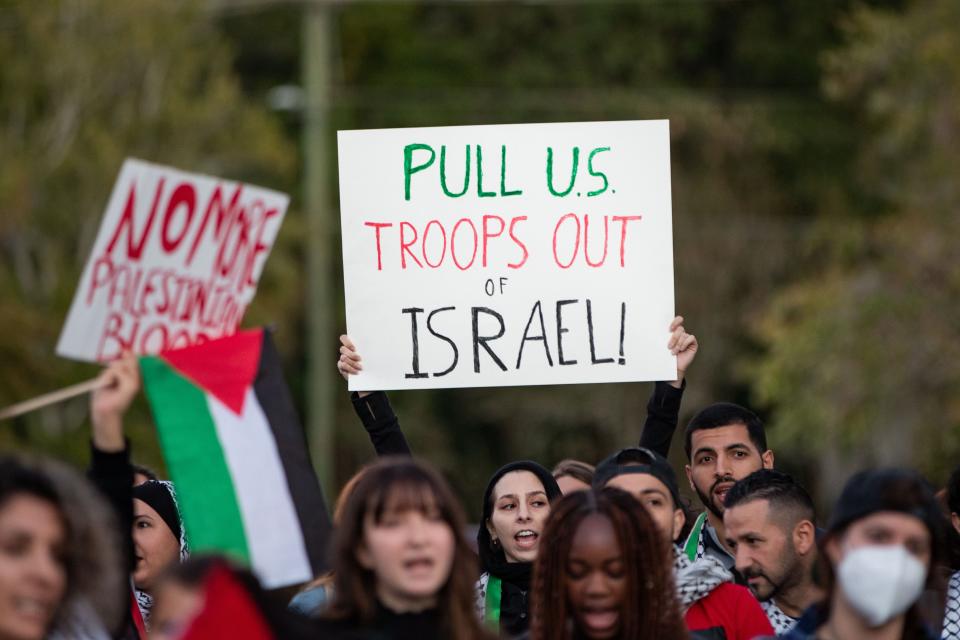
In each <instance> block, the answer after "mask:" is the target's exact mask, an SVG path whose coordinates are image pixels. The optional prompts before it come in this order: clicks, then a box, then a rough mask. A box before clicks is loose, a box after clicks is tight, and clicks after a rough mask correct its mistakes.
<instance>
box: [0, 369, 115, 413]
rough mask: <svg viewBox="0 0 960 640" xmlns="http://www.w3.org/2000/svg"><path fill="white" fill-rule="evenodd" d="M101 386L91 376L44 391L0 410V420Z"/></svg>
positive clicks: (98, 381)
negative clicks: (56, 388) (82, 380)
mask: <svg viewBox="0 0 960 640" xmlns="http://www.w3.org/2000/svg"><path fill="white" fill-rule="evenodd" d="M102 386H105V384H104V383H101V381H100V379H99V378H93V379H92V380H87V381H86V382H80V383H78V384H74V385H71V386H69V387H64V388H63V389H59V390H57V391H51V392H50V393H45V394H43V395H42V396H37V397H36V398H33V399H31V400H24V401H23V402H18V403H17V404H12V405H10V406H9V407H7V408H6V409H3V410H0V420H6V419H8V418H15V417H17V416H20V415H23V414H25V413H30V412H31V411H36V410H37V409H42V408H43V407H49V406H50V405H52V404H57V403H58V402H63V401H64V400H69V399H70V398H76V397H77V396H82V395H83V394H85V393H90V392H91V391H94V390H95V389H99V388H100V387H102Z"/></svg>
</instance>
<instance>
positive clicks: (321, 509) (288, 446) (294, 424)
mask: <svg viewBox="0 0 960 640" xmlns="http://www.w3.org/2000/svg"><path fill="white" fill-rule="evenodd" d="M253 389H254V393H256V395H257V401H259V402H260V406H261V407H262V408H263V412H264V414H266V416H267V422H269V423H270V430H271V431H272V432H273V437H274V439H275V440H276V442H277V451H279V453H280V461H281V463H282V464H283V472H284V474H285V475H286V478H287V486H288V487H289V488H290V497H291V498H292V499H293V504H294V508H295V509H296V511H297V519H298V520H299V521H300V530H301V531H302V532H303V541H304V544H305V545H306V548H307V557H308V558H309V559H310V566H311V567H312V568H313V575H314V576H318V575H321V574H323V573H326V572H327V571H328V570H329V568H328V561H327V545H328V544H329V540H330V535H331V524H330V516H329V514H328V513H327V504H326V502H325V501H324V499H323V489H322V488H321V487H320V482H319V481H318V480H317V475H316V473H315V472H314V470H313V465H312V464H311V463H310V452H309V448H308V447H307V438H306V435H305V434H304V430H303V427H302V426H301V424H300V419H299V417H298V416H297V411H296V409H295V408H294V406H293V398H292V397H291V395H290V390H289V389H288V388H287V384H286V382H285V381H284V378H283V368H282V365H281V363H280V355H279V354H278V353H277V349H276V347H275V346H274V344H273V338H272V337H271V335H270V331H269V330H268V329H264V330H263V348H262V349H261V352H260V369H259V370H258V371H257V378H256V381H255V382H254V383H253Z"/></svg>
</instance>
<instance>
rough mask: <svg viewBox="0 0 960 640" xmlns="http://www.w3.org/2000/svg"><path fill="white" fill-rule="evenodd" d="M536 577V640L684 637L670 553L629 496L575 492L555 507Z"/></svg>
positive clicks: (611, 492) (608, 491)
mask: <svg viewBox="0 0 960 640" xmlns="http://www.w3.org/2000/svg"><path fill="white" fill-rule="evenodd" d="M543 535H544V538H545V539H546V540H549V541H550V543H549V544H547V545H544V546H543V547H542V548H541V550H540V554H539V556H538V557H537V561H536V564H535V566H534V573H533V588H532V589H531V593H532V594H533V600H532V602H531V608H532V614H533V620H532V621H531V625H530V638H531V640H574V639H576V640H580V639H587V640H601V639H615V638H616V639H624V640H647V639H649V640H675V639H680V638H686V637H687V632H686V629H685V627H684V623H683V618H682V617H681V615H680V606H679V603H678V602H677V598H676V595H675V591H674V586H673V569H672V565H671V563H670V561H669V559H670V557H671V556H670V553H669V549H668V547H667V544H666V542H665V541H664V540H663V537H662V536H661V535H660V532H659V531H658V529H657V526H656V524H654V522H653V520H652V519H651V518H650V516H649V515H647V512H646V511H645V510H644V509H643V507H642V506H640V504H639V503H638V502H637V501H636V500H634V499H633V497H631V496H630V495H629V494H627V493H625V492H623V491H620V490H617V489H604V490H602V491H594V490H591V491H578V492H575V493H571V494H569V495H567V496H564V497H563V499H562V500H560V501H559V502H557V503H555V504H554V505H553V509H552V511H551V513H550V517H549V519H548V520H547V523H546V528H545V530H544V534H543Z"/></svg>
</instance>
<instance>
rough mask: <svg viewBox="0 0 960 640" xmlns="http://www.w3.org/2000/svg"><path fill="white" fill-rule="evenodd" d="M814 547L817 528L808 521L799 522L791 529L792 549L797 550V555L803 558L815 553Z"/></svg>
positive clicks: (815, 545)
mask: <svg viewBox="0 0 960 640" xmlns="http://www.w3.org/2000/svg"><path fill="white" fill-rule="evenodd" d="M816 547H817V528H816V527H815V526H814V524H813V523H812V522H810V521H809V520H801V521H800V523H799V524H797V526H795V527H794V528H793V548H794V549H796V550H797V553H799V554H800V555H802V556H805V555H807V554H808V553H810V552H811V551H815V550H816Z"/></svg>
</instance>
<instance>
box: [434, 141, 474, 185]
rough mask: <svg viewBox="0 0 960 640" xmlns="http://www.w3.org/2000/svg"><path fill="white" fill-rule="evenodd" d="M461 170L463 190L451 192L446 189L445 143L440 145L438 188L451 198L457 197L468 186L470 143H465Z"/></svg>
mask: <svg viewBox="0 0 960 640" xmlns="http://www.w3.org/2000/svg"><path fill="white" fill-rule="evenodd" d="M464 165H465V168H464V170H463V190H462V191H461V192H460V193H452V192H451V191H450V190H448V189H447V145H443V146H441V147H440V188H442V189H443V192H444V193H445V194H447V196H449V197H451V198H459V197H460V196H462V195H463V194H465V193H466V192H467V189H469V188H470V145H467V153H466V159H465V161H464Z"/></svg>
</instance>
